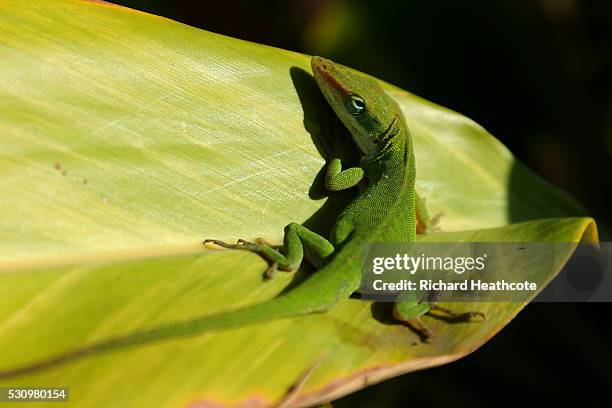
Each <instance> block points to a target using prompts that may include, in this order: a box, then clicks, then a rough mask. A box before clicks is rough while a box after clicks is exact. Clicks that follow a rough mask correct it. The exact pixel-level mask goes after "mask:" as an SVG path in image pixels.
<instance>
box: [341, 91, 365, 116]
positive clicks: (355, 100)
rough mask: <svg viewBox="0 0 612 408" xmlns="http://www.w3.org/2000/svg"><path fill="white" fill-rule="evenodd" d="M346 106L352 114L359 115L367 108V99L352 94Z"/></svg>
mask: <svg viewBox="0 0 612 408" xmlns="http://www.w3.org/2000/svg"><path fill="white" fill-rule="evenodd" d="M346 108H347V109H348V111H349V112H350V113H351V114H352V115H359V114H360V113H361V112H363V111H364V110H365V101H364V100H363V98H361V97H360V96H357V95H351V97H350V99H349V100H347V101H346Z"/></svg>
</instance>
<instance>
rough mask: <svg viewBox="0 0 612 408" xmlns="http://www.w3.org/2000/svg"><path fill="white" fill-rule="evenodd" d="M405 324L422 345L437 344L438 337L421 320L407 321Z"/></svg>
mask: <svg viewBox="0 0 612 408" xmlns="http://www.w3.org/2000/svg"><path fill="white" fill-rule="evenodd" d="M404 323H405V324H406V325H407V326H408V327H410V329H412V330H413V331H414V332H415V333H416V334H417V335H418V336H419V340H421V342H422V343H428V344H432V343H435V342H436V335H435V334H434V332H432V331H431V330H430V329H429V327H427V326H426V325H425V324H423V322H421V320H420V319H411V320H406V321H404Z"/></svg>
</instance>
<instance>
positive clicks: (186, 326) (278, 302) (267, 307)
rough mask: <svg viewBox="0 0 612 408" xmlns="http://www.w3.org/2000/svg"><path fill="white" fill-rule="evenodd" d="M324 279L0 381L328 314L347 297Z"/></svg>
mask: <svg viewBox="0 0 612 408" xmlns="http://www.w3.org/2000/svg"><path fill="white" fill-rule="evenodd" d="M324 275H325V274H324V271H323V270H321V271H319V272H317V273H316V274H315V275H314V276H313V277H312V278H314V279H309V280H307V281H306V282H304V284H302V285H301V286H299V287H297V288H295V289H294V290H293V291H291V292H289V293H287V294H285V295H282V296H279V297H277V298H275V299H272V300H270V301H267V302H264V303H260V304H256V305H252V306H246V307H244V308H241V309H237V310H234V311H229V312H225V313H220V314H216V315H212V316H204V317H200V318H196V319H192V320H187V321H183V322H178V323H172V324H168V325H165V326H160V327H155V328H152V329H148V330H144V331H140V332H136V333H132V334H127V335H125V336H120V337H115V338H110V339H108V340H104V341H100V342H98V343H93V344H91V345H88V346H83V347H82V348H78V349H75V350H71V351H67V352H64V353H62V354H59V355H56V356H52V357H49V358H46V359H44V360H40V361H38V362H34V363H30V364H28V365H24V366H21V367H15V368H9V369H0V379H4V378H9V377H16V376H20V375H25V374H28V373H31V372H34V371H39V370H43V369H48V368H52V367H55V366H58V365H61V364H65V363H69V362H71V361H74V360H78V359H81V358H83V357H86V356H90V355H93V354H98V353H103V352H108V351H112V350H117V349H121V348H124V347H130V346H136V345H140V344H146V343H150V342H154V341H160V340H164V339H170V338H178V337H186V336H190V335H196V334H201V333H204V332H209V331H215V330H222V329H229V328H232V327H238V326H242V325H248V324H255V323H261V322H265V321H272V320H279V319H284V318H289V317H296V316H303V315H306V314H311V313H317V312H324V311H326V310H329V309H330V308H331V307H332V306H333V305H334V304H336V303H337V302H338V301H339V300H340V299H341V298H342V297H344V298H346V297H348V295H346V296H345V294H344V293H341V292H344V291H338V292H335V293H330V292H329V291H325V290H320V289H322V288H323V286H324V285H325V280H326V279H321V278H323V277H324ZM309 283H310V284H309ZM349 294H350V293H349Z"/></svg>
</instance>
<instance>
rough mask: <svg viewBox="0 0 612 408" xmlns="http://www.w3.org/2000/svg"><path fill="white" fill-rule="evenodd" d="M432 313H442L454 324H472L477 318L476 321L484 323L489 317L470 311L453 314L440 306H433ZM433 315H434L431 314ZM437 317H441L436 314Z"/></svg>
mask: <svg viewBox="0 0 612 408" xmlns="http://www.w3.org/2000/svg"><path fill="white" fill-rule="evenodd" d="M431 312H441V313H442V314H443V315H444V316H445V317H446V318H447V319H449V320H451V321H453V322H471V321H474V319H475V318H477V320H476V321H481V322H484V321H485V320H487V317H486V316H485V314H484V313H481V312H474V311H469V312H463V313H457V312H453V311H452V310H450V309H447V308H445V307H441V306H438V305H431V309H430V313H431ZM431 314H434V313H431ZM436 315H439V314H436Z"/></svg>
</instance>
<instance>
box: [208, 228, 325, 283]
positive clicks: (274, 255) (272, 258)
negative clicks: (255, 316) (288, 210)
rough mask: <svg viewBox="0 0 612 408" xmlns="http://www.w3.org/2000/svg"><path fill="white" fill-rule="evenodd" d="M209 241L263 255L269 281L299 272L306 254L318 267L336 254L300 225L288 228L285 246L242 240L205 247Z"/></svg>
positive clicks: (286, 229)
mask: <svg viewBox="0 0 612 408" xmlns="http://www.w3.org/2000/svg"><path fill="white" fill-rule="evenodd" d="M209 242H210V243H214V244H216V245H219V246H221V247H223V248H228V249H240V250H244V251H249V252H254V253H256V254H258V255H260V256H261V257H262V258H264V259H266V260H267V261H268V262H269V264H270V266H269V267H268V269H267V270H266V272H265V275H264V276H265V277H266V278H268V279H270V278H272V277H273V276H274V274H275V273H276V271H277V270H280V271H284V272H294V271H296V270H297V269H298V268H299V267H300V265H301V263H302V260H303V259H304V252H305V251H306V252H307V253H308V255H309V260H311V261H312V262H313V263H316V264H321V263H323V262H324V260H325V259H326V258H327V257H328V256H330V255H331V254H332V253H333V252H334V247H333V245H332V244H331V243H330V242H329V241H328V240H327V239H325V238H323V237H322V236H320V235H318V234H316V233H314V232H312V231H310V230H309V229H308V228H306V227H304V226H302V225H300V224H297V223H291V224H288V225H287V226H286V227H285V237H284V239H283V245H282V246H278V245H269V244H268V243H266V242H265V241H264V240H262V239H257V240H256V241H255V242H249V241H245V240H243V239H239V240H238V242H237V243H236V244H228V243H226V242H223V241H219V240H215V239H207V240H205V241H204V244H207V243H209Z"/></svg>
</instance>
